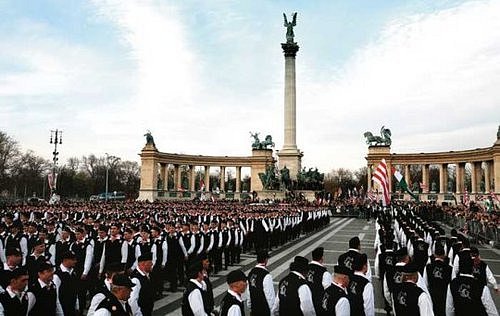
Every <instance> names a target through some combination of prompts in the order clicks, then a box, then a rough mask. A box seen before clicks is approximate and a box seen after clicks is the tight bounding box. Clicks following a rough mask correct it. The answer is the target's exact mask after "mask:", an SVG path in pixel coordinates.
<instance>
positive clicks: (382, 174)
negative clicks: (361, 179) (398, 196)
mask: <svg viewBox="0 0 500 316" xmlns="http://www.w3.org/2000/svg"><path fill="white" fill-rule="evenodd" d="M372 180H373V181H374V182H375V183H378V185H379V186H380V188H381V189H382V205H383V206H387V205H389V204H390V203H391V198H390V196H389V178H388V176H387V164H386V163H385V159H382V161H380V163H379V164H378V166H377V168H375V172H374V173H373V176H372Z"/></svg>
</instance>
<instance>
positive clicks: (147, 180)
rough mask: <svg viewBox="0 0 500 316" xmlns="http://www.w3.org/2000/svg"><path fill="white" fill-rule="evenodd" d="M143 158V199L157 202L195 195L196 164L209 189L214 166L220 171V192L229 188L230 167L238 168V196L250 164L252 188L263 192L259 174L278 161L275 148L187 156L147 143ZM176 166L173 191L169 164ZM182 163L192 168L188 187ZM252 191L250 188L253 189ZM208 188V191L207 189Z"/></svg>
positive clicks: (236, 191) (235, 195) (189, 171)
mask: <svg viewBox="0 0 500 316" xmlns="http://www.w3.org/2000/svg"><path fill="white" fill-rule="evenodd" d="M140 157H141V187H140V190H139V198H138V199H139V200H149V201H154V200H157V199H167V198H181V197H184V196H186V194H187V196H186V197H190V198H191V197H193V196H191V194H193V193H194V192H195V188H196V186H195V176H196V173H195V172H194V170H195V168H196V167H202V168H204V171H205V172H204V174H205V177H204V184H205V188H210V169H211V168H219V170H220V179H219V181H220V184H221V185H220V188H219V189H220V191H221V192H223V194H224V193H225V191H226V188H225V185H224V175H225V173H226V172H225V170H226V168H233V167H234V168H235V169H236V175H235V176H236V188H235V190H234V197H235V198H238V197H239V195H240V193H241V169H242V168H245V167H249V168H250V169H251V174H250V176H251V183H250V190H251V191H261V190H262V183H261V181H260V178H259V173H263V172H265V170H266V167H267V166H268V165H272V164H275V163H276V160H275V159H274V157H273V151H272V150H271V149H254V150H252V156H244V157H236V156H202V155H185V154H173V153H163V152H159V151H158V149H157V148H156V146H155V145H154V144H149V143H148V144H146V146H144V148H143V149H142V151H141V153H140ZM169 166H173V169H174V176H173V181H174V185H173V188H174V190H173V191H169V190H168V187H169V186H168V182H169V179H168V171H167V170H168V167H169ZM181 166H187V167H188V188H182V190H179V188H181ZM158 177H159V178H160V179H161V182H162V187H161V188H158ZM250 190H249V191H250ZM207 191H208V190H207Z"/></svg>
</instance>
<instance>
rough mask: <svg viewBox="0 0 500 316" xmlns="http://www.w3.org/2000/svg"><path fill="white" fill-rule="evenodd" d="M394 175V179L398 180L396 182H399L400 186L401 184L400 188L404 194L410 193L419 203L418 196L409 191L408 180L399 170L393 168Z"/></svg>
mask: <svg viewBox="0 0 500 316" xmlns="http://www.w3.org/2000/svg"><path fill="white" fill-rule="evenodd" d="M392 174H393V175H394V178H396V180H397V181H398V184H399V187H400V188H401V190H402V191H403V192H406V193H408V194H409V195H410V196H411V197H412V198H414V199H415V201H418V196H417V195H415V194H414V193H413V192H411V191H410V190H409V189H408V183H406V180H405V178H403V175H402V174H401V172H399V170H396V168H394V167H393V168H392Z"/></svg>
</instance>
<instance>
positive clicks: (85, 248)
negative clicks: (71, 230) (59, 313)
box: [69, 227, 94, 311]
mask: <svg viewBox="0 0 500 316" xmlns="http://www.w3.org/2000/svg"><path fill="white" fill-rule="evenodd" d="M85 235H86V234H85V230H84V229H83V228H81V227H79V228H77V229H76V230H75V241H74V242H73V243H72V244H71V245H70V247H69V249H70V251H71V252H73V253H74V254H75V256H76V264H75V269H74V271H75V275H76V279H77V282H78V284H77V288H78V290H77V291H78V303H79V308H78V309H79V310H81V311H83V310H84V308H85V307H86V303H87V290H88V289H89V288H90V287H89V285H90V284H89V282H88V281H89V280H88V275H89V273H90V268H91V267H92V259H93V258H92V256H93V252H94V251H93V247H92V244H91V243H90V240H87V238H85V237H86V236H85Z"/></svg>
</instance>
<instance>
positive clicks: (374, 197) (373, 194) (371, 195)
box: [366, 190, 377, 201]
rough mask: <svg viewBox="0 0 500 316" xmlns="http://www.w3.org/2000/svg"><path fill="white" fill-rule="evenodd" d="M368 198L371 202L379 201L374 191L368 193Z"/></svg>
mask: <svg viewBox="0 0 500 316" xmlns="http://www.w3.org/2000/svg"><path fill="white" fill-rule="evenodd" d="M366 197H367V198H368V200H370V201H375V200H376V199H377V196H376V195H375V193H373V191H372V190H368V192H367V193H366Z"/></svg>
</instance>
